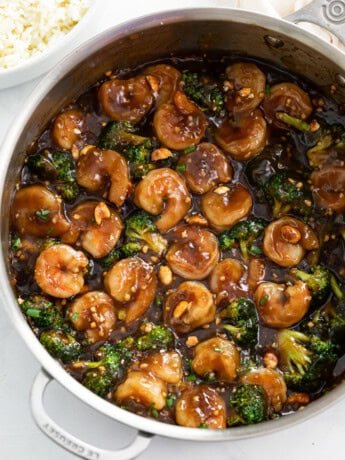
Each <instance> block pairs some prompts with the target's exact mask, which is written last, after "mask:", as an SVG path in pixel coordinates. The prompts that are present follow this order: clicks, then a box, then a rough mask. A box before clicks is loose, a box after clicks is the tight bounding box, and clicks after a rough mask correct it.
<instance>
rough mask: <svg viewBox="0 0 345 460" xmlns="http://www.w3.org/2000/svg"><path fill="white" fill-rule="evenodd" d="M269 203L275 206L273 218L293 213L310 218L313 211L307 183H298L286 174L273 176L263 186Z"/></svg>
mask: <svg viewBox="0 0 345 460" xmlns="http://www.w3.org/2000/svg"><path fill="white" fill-rule="evenodd" d="M263 190H264V194H265V197H266V199H267V201H268V202H269V203H270V204H271V205H272V206H273V210H272V212H273V216H275V217H276V216H281V215H284V214H288V213H289V212H291V211H293V212H295V213H297V214H299V215H301V216H303V217H308V216H309V215H310V213H311V211H312V205H313V199H312V194H311V191H310V189H309V187H308V186H307V185H306V184H305V182H302V181H297V180H295V179H293V178H291V177H289V175H288V174H287V173H285V172H281V173H277V174H272V175H271V176H270V177H269V178H268V180H267V181H266V182H265V183H264V185H263Z"/></svg>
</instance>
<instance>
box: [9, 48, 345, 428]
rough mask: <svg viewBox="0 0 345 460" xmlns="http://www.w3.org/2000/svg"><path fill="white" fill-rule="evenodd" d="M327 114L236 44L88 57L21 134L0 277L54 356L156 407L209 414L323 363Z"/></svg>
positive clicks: (278, 390)
mask: <svg viewBox="0 0 345 460" xmlns="http://www.w3.org/2000/svg"><path fill="white" fill-rule="evenodd" d="M344 135H345V118H344V115H343V108H342V107H341V106H338V105H337V104H336V103H335V102H334V101H333V100H332V98H331V97H330V96H329V95H328V96H326V95H325V94H323V93H321V92H320V91H319V90H317V89H316V88H314V87H313V86H311V85H310V84H308V83H306V82H305V81H302V80H301V79H300V78H298V77H297V76H295V75H291V74H289V73H287V72H283V71H281V70H279V69H276V68H274V67H272V66H270V65H269V64H267V63H264V62H256V61H253V60H248V59H247V60H245V59H239V58H238V57H236V58H234V57H224V58H222V59H212V58H199V57H194V58H193V59H191V58H181V59H178V60H177V59H174V60H166V61H164V62H163V61H162V62H159V63H150V64H148V65H146V66H141V67H140V68H137V69H135V70H133V71H131V72H116V71H114V72H107V74H106V75H105V76H104V78H103V79H101V80H100V81H99V82H97V83H96V84H95V85H94V86H93V87H92V88H90V89H89V90H88V91H87V92H86V93H85V94H82V95H81V96H79V97H78V98H77V99H76V100H75V101H73V102H71V104H70V105H69V106H67V107H65V108H64V109H63V110H62V111H61V112H60V113H59V114H58V115H57V116H56V117H55V118H54V119H53V120H51V122H50V124H49V126H47V128H46V130H45V131H44V132H43V133H42V134H41V136H40V137H39V139H33V142H32V144H31V145H30V147H29V148H28V150H27V152H26V154H25V160H24V163H23V168H22V171H21V177H20V179H19V181H18V187H17V190H16V191H15V193H14V194H13V202H12V206H11V212H12V215H11V221H12V227H11V241H10V245H11V261H10V262H11V267H12V282H13V286H14V289H15V290H16V293H17V297H18V304H19V306H20V308H21V309H22V311H23V313H24V314H25V315H26V318H27V321H28V322H29V324H30V326H31V327H32V329H33V331H34V333H35V334H36V335H37V337H38V339H39V340H40V342H41V343H42V345H43V346H44V347H45V348H46V349H47V351H48V352H49V353H50V354H51V355H52V356H54V357H55V358H56V359H58V360H59V361H60V363H61V365H63V366H64V368H65V369H66V371H67V372H69V373H70V374H71V375H72V376H74V377H75V378H76V379H77V380H79V381H80V382H81V383H82V384H83V385H84V386H86V387H87V388H89V389H90V390H91V391H93V392H94V393H96V394H97V395H99V396H100V397H103V398H105V399H106V400H108V401H109V402H111V403H114V404H117V405H119V406H121V407H122V408H124V409H127V410H129V411H133V412H135V413H137V414H140V415H143V416H146V417H153V418H156V419H157V420H160V421H163V422H166V423H172V424H178V425H182V426H188V427H196V428H211V429H225V428H227V427H234V426H239V425H249V424H253V423H259V422H262V421H265V420H269V419H273V418H277V417H280V416H284V415H286V414H290V413H291V412H294V411H297V410H299V409H301V408H303V407H304V406H306V405H307V404H309V403H310V402H312V401H313V400H314V399H316V398H318V397H320V396H321V395H322V394H324V393H325V392H326V391H329V390H330V389H331V388H332V386H334V385H335V384H336V383H337V381H338V380H339V379H341V376H342V371H343V368H342V365H341V362H342V361H341V357H342V356H343V355H344V352H345V340H344V338H345V298H344V296H345V289H344V287H345V241H344V240H345V223H344V211H345V163H344V162H345V144H344Z"/></svg>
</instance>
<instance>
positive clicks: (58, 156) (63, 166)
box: [28, 150, 79, 201]
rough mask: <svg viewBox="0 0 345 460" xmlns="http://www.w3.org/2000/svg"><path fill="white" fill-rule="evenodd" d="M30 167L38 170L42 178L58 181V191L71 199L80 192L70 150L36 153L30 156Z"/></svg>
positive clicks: (65, 197)
mask: <svg viewBox="0 0 345 460" xmlns="http://www.w3.org/2000/svg"><path fill="white" fill-rule="evenodd" d="M28 167H29V169H31V170H33V171H35V172H37V173H38V174H39V175H40V177H42V179H49V180H51V179H53V180H55V181H56V182H57V189H58V192H59V193H61V195H62V197H63V198H64V199H65V200H67V201H71V200H74V199H75V198H76V197H77V196H78V194H79V186H78V184H77V181H76V173H75V164H74V160H73V157H72V155H71V154H70V153H69V152H49V151H48V150H46V151H44V152H43V153H36V154H34V155H30V156H29V158H28Z"/></svg>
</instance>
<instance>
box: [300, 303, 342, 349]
mask: <svg viewBox="0 0 345 460" xmlns="http://www.w3.org/2000/svg"><path fill="white" fill-rule="evenodd" d="M343 310H344V308H342V305H341V304H339V305H334V304H333V303H332V302H327V303H326V305H324V306H323V307H321V308H319V309H317V310H316V311H314V312H313V313H312V314H311V315H310V317H309V318H306V319H305V320H304V321H303V322H302V324H301V329H302V331H304V332H305V333H306V334H313V335H317V336H319V337H320V338H322V339H323V340H331V341H332V342H333V343H335V344H336V345H344V342H345V334H344V333H345V312H344V311H343Z"/></svg>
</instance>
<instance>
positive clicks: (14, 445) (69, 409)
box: [0, 0, 345, 460]
mask: <svg viewBox="0 0 345 460" xmlns="http://www.w3.org/2000/svg"><path fill="white" fill-rule="evenodd" d="M98 1H100V2H106V3H107V4H108V6H107V14H106V15H105V17H104V18H103V19H102V20H99V21H98V22H97V23H95V24H94V27H93V29H92V30H90V35H92V34H94V33H96V32H98V31H100V30H101V29H103V28H105V27H106V26H109V25H111V23H113V22H115V21H116V22H120V21H122V20H123V19H127V18H129V17H131V16H134V15H139V14H141V13H143V12H151V11H155V10H158V9H159V6H158V5H159V4H160V3H162V0H160V1H159V2H158V1H156V0H154V1H150V0H147V1H146V2H145V5H144V2H140V0H139V1H138V0H126V2H125V3H126V5H125V6H122V3H121V2H117V1H116V0H98ZM215 3H217V5H222V6H226V5H229V1H227V0H218V1H217V2H216V1H214V4H215ZM116 4H118V5H120V6H116ZM210 4H212V1H201V0H198V1H187V0H185V1H182V0H170V1H169V2H165V3H164V8H165V9H168V7H169V6H171V7H184V6H187V5H188V6H189V5H198V6H209V5H210ZM160 8H161V7H160ZM119 10H120V11H119ZM37 81H38V80H36V81H35V82H29V83H27V84H24V85H22V86H20V87H15V88H11V89H7V90H3V91H0V142H2V141H3V139H4V136H5V132H6V130H7V128H8V127H9V126H10V125H11V123H14V122H15V115H16V113H17V111H18V110H20V107H21V105H22V104H25V98H26V97H27V96H28V94H29V93H30V92H31V90H32V89H33V88H34V86H35V85H36V83H37ZM0 350H1V365H0V446H1V454H0V458H1V459H4V460H22V459H23V460H27V459H30V460H31V459H32V460H46V459H47V458H49V460H73V459H75V458H76V457H74V456H73V455H72V454H70V453H68V452H66V451H64V450H63V449H62V448H61V447H59V446H58V445H56V444H54V443H53V442H52V441H51V440H49V439H48V438H47V437H46V436H45V435H44V434H42V432H41V431H40V430H39V429H38V428H37V427H36V425H35V423H34V421H33V419H32V417H31V414H30V408H29V393H30V389H31V385H32V381H33V379H34V377H35V375H36V374H37V372H38V371H39V369H40V365H39V363H38V362H37V361H36V359H35V358H34V357H33V355H32V354H31V353H30V351H29V350H28V349H27V347H26V346H25V344H24V343H23V341H22V340H21V338H20V337H19V336H18V334H17V332H16V331H15V330H14V328H13V326H12V324H11V323H10V321H9V319H8V318H7V317H6V314H5V312H3V311H1V306H0ZM45 400H46V401H45V404H46V407H47V410H48V412H49V414H50V415H51V416H52V418H53V419H54V420H56V421H57V422H58V423H59V424H61V425H62V426H63V427H65V428H66V429H67V430H69V431H71V432H72V433H74V434H75V435H76V436H79V437H80V438H81V439H84V440H86V441H88V442H90V443H94V444H95V445H97V446H99V447H102V448H108V449H111V448H119V447H123V446H124V445H126V444H127V443H128V442H130V440H131V439H133V437H134V435H135V430H133V429H131V428H128V427H126V426H123V425H121V424H119V423H116V422H114V421H112V420H110V419H108V418H107V417H105V416H102V415H101V414H99V413H97V412H96V411H94V410H93V409H91V408H89V407H87V406H86V405H84V404H83V403H81V402H80V401H79V400H78V399H76V398H75V397H74V396H72V395H71V394H70V393H68V392H67V391H66V390H65V389H63V388H62V387H60V386H59V385H58V384H57V383H52V384H51V385H50V386H49V388H48V391H47V397H46V398H45ZM344 427H345V399H344V400H342V401H341V402H339V403H338V404H337V405H335V406H332V407H331V408H329V409H327V410H326V411H325V412H323V413H322V414H321V415H319V416H317V417H314V418H312V419H310V420H309V421H307V422H305V423H302V424H299V425H298V426H296V427H294V428H290V429H285V430H283V431H280V432H278V433H275V434H272V435H268V436H264V437H261V438H254V439H248V440H242V441H236V442H221V443H196V442H184V441H175V440H171V439H166V438H162V437H158V436H156V437H154V439H153V441H152V442H151V444H150V446H149V448H148V450H147V451H145V452H144V453H143V454H141V455H140V456H139V457H138V458H139V459H140V460H161V459H162V458H164V460H176V457H177V456H178V457H179V458H182V459H185V458H190V459H198V460H209V459H210V458H213V459H217V460H225V459H227V460H254V459H263V458H265V460H276V458H279V459H280V460H285V459H291V458H293V459H295V460H299V459H302V458H303V459H307V460H308V459H314V460H321V459H322V460H324V459H325V458H332V459H334V460H337V459H344V458H345V453H344V441H343V436H344Z"/></svg>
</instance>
